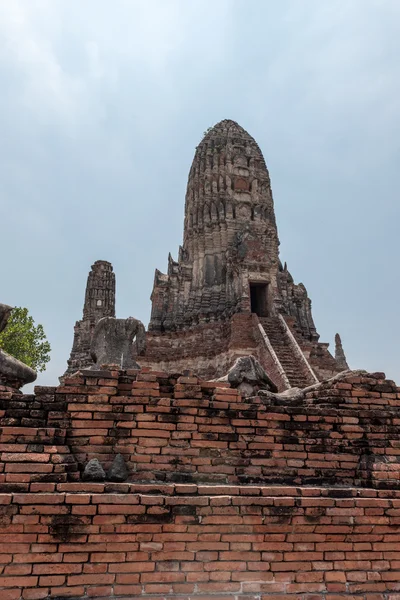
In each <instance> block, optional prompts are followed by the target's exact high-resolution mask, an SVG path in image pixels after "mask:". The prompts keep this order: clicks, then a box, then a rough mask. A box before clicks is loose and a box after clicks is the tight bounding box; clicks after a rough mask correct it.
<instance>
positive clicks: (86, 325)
mask: <svg viewBox="0 0 400 600" xmlns="http://www.w3.org/2000/svg"><path fill="white" fill-rule="evenodd" d="M103 317H115V274H114V272H113V268H112V265H111V263H109V262H107V261H105V260H97V261H96V262H95V263H94V264H93V265H92V269H91V271H90V273H89V276H88V280H87V285H86V293H85V303H84V306H83V317H82V319H81V320H80V321H77V322H76V324H75V329H74V342H73V345H72V350H71V355H70V358H69V360H68V368H67V370H66V372H65V373H64V377H65V375H69V374H71V373H75V372H76V371H78V370H79V369H82V368H87V367H89V366H91V365H92V364H93V361H92V359H91V357H90V344H91V341H92V337H93V331H94V328H95V325H96V323H97V322H98V321H99V320H100V319H102V318H103Z"/></svg>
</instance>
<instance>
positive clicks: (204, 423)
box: [55, 371, 400, 487]
mask: <svg viewBox="0 0 400 600" xmlns="http://www.w3.org/2000/svg"><path fill="white" fill-rule="evenodd" d="M88 373H90V374H88ZM223 386H224V387H223ZM121 387H122V388H123V389H121ZM62 398H63V399H64V403H65V407H66V410H67V413H68V415H69V418H70V426H69V428H68V432H67V443H68V446H69V448H70V449H71V451H72V453H73V455H74V456H75V458H76V460H77V462H78V463H79V465H81V466H82V465H84V464H85V463H86V462H87V460H89V459H90V458H98V459H99V460H100V462H102V464H103V465H104V466H105V467H108V466H109V464H110V463H111V461H112V459H113V457H114V456H115V454H116V453H117V452H120V453H121V454H122V455H123V456H124V457H125V459H126V461H127V463H128V466H129V469H130V471H131V480H132V481H146V480H152V481H153V480H155V481H165V482H169V481H170V482H181V483H182V482H186V483H190V482H203V483H215V482H218V483H225V484H232V483H233V484H247V483H248V484H253V483H266V482H270V483H285V484H287V483H294V484H298V485H300V484H308V485H309V484H312V485H315V484H317V485H321V484H322V485H323V484H330V485H332V484H339V485H357V486H363V487H371V486H372V487H373V486H378V487H384V486H386V487H387V486H389V487H393V486H394V487H399V483H400V435H399V428H398V425H399V423H400V409H399V405H400V394H399V390H398V388H397V387H396V385H395V384H394V383H393V382H390V381H386V380H384V379H383V375H382V374H379V373H378V374H375V375H368V376H366V375H357V374H353V373H349V374H347V375H345V376H343V377H342V378H340V379H338V380H333V381H330V382H327V383H324V384H319V385H317V386H315V388H312V389H310V390H308V391H307V390H306V391H305V392H302V393H299V395H298V397H297V398H293V397H292V396H291V395H286V396H285V395H283V396H282V395H275V394H267V395H266V396H265V395H264V396H259V397H254V398H251V399H243V398H241V396H240V393H239V392H238V391H237V390H233V389H230V388H228V387H226V384H222V383H220V382H204V381H201V380H199V379H198V378H196V377H182V376H181V377H179V376H172V377H171V376H168V375H167V374H165V373H146V372H140V373H136V372H133V371H132V372H129V374H124V375H123V376H122V377H121V376H120V374H119V373H118V372H117V371H115V372H103V373H98V374H97V375H96V372H94V373H93V374H92V373H91V372H86V374H84V375H82V376H81V377H79V378H76V379H71V380H69V381H67V382H66V385H65V386H64V387H59V388H58V389H56V390H55V402H56V404H59V403H60V402H61V399H62Z"/></svg>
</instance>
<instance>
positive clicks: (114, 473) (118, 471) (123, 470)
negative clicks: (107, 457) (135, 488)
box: [107, 454, 129, 482]
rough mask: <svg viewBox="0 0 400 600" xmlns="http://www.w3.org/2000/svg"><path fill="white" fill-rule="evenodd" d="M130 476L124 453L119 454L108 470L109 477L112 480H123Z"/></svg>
mask: <svg viewBox="0 0 400 600" xmlns="http://www.w3.org/2000/svg"><path fill="white" fill-rule="evenodd" d="M128 477H129V471H128V467H127V466H126V462H125V459H124V457H123V456H122V454H117V456H116V457H115V458H114V460H113V462H112V465H111V467H110V468H109V469H108V471H107V479H109V480H110V481H116V482H122V481H126V480H127V479H128Z"/></svg>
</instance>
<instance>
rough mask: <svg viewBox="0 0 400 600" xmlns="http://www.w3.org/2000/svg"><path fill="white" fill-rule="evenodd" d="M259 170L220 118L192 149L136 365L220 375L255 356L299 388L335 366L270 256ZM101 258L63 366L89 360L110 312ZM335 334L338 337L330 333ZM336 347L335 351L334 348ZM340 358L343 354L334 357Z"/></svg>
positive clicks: (268, 202)
mask: <svg viewBox="0 0 400 600" xmlns="http://www.w3.org/2000/svg"><path fill="white" fill-rule="evenodd" d="M278 248H279V240H278V232H277V228H276V222H275V214H274V205H273V199H272V191H271V183H270V178H269V174H268V170H267V167H266V164H265V161H264V158H263V155H262V153H261V150H260V148H259V147H258V145H257V143H256V142H255V140H254V139H253V138H252V137H251V136H250V135H249V134H248V133H247V132H246V131H245V130H244V129H243V128H242V127H240V126H239V125H238V124H237V123H235V122H234V121H221V122H220V123H218V124H217V125H216V126H215V127H213V128H212V129H211V130H210V131H209V132H208V133H207V134H206V135H205V136H204V138H203V139H202V141H201V142H200V144H199V146H198V147H197V149H196V153H195V157H194V160H193V164H192V167H191V169H190V173H189V180H188V186H187V192H186V203H185V223H184V235H183V246H181V247H180V249H179V258H178V261H177V262H175V261H174V260H173V259H172V258H171V255H170V256H169V258H168V273H167V274H163V273H161V272H160V271H158V270H156V274H155V280H154V288H153V292H152V296H151V300H152V311H151V320H150V324H149V327H148V331H147V334H146V343H145V344H143V345H142V351H141V352H140V355H139V356H138V357H137V359H138V361H139V363H140V364H141V365H142V366H146V367H151V368H153V369H162V370H166V371H169V372H178V371H182V372H183V371H184V370H187V369H192V370H193V371H195V372H196V373H197V374H198V375H201V376H203V377H208V378H215V377H220V376H222V375H224V374H225V373H226V372H227V371H228V369H229V368H230V367H231V366H232V364H233V363H234V361H235V359H236V358H238V357H240V356H245V355H253V356H255V357H256V358H257V359H258V360H259V361H260V363H261V364H262V366H263V367H264V368H265V370H266V371H267V372H268V374H269V376H270V377H271V378H272V380H273V381H274V382H275V384H276V386H277V388H278V389H279V390H285V389H288V388H291V387H305V386H306V385H310V384H312V383H315V382H316V381H319V380H322V379H325V378H327V377H329V376H332V375H335V374H336V373H338V372H340V371H342V370H343V364H344V363H343V362H340V360H339V362H338V361H337V360H335V359H334V358H333V356H332V355H331V354H330V353H329V351H328V344H323V343H320V342H319V341H318V340H319V334H318V333H317V330H316V328H315V325H314V321H313V318H312V314H311V301H310V299H309V298H308V295H307V291H306V288H305V287H304V285H303V284H299V285H296V284H295V283H294V281H293V278H292V276H291V274H290V273H289V271H288V269H287V267H286V263H285V265H284V266H282V263H281V261H280V260H279V251H278ZM114 299H115V279H114V275H113V273H112V266H111V265H110V263H107V262H104V261H97V262H96V263H95V264H94V265H93V267H92V271H91V272H90V274H89V279H88V284H87V289H86V297H85V305H84V310H83V319H82V320H81V321H78V323H77V324H76V326H75V337H74V345H73V348H72V352H71V358H70V360H69V361H68V369H67V372H66V373H67V374H71V373H73V372H74V371H76V370H77V368H78V367H87V366H90V365H91V364H92V363H93V361H92V360H91V357H90V341H91V335H92V333H93V330H94V327H95V324H96V323H97V322H98V320H99V319H100V318H102V317H105V316H112V317H113V316H115V304H114ZM339 340H340V338H339ZM343 356H344V354H343ZM344 361H345V358H344Z"/></svg>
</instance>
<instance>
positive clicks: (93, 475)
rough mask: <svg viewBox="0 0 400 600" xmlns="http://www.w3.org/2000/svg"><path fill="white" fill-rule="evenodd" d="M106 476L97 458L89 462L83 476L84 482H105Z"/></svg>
mask: <svg viewBox="0 0 400 600" xmlns="http://www.w3.org/2000/svg"><path fill="white" fill-rule="evenodd" d="M105 478H106V474H105V472H104V469H103V467H102V466H101V464H100V462H99V461H98V459H97V458H92V459H91V460H89V462H88V463H87V465H86V466H85V470H84V471H83V474H82V479H83V480H84V481H104V480H105Z"/></svg>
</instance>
